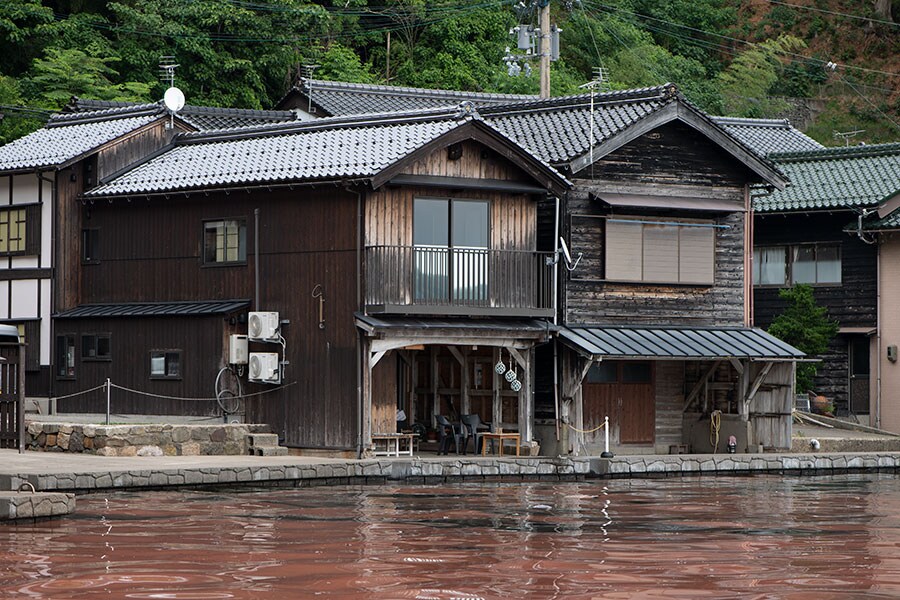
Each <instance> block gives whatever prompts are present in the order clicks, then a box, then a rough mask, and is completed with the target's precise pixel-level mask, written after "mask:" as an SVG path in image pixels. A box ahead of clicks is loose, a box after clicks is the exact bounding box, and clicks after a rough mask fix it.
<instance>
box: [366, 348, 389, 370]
mask: <svg viewBox="0 0 900 600" xmlns="http://www.w3.org/2000/svg"><path fill="white" fill-rule="evenodd" d="M388 352H390V350H382V351H381V352H373V353H372V358H370V359H369V368H370V369H374V368H375V365H377V364H378V361H379V360H381V359H382V358H384V355H385V354H387V353H388Z"/></svg>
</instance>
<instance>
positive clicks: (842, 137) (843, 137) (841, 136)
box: [831, 129, 866, 146]
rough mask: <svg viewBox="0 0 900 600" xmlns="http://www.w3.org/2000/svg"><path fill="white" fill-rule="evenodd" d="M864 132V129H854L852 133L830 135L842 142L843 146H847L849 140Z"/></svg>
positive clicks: (840, 132) (844, 132)
mask: <svg viewBox="0 0 900 600" xmlns="http://www.w3.org/2000/svg"><path fill="white" fill-rule="evenodd" d="M865 132H866V130H865V129H856V130H854V131H832V132H831V135H833V136H834V139H836V140H844V146H849V145H850V139H851V138H855V137H856V136H858V135H859V134H861V133H865Z"/></svg>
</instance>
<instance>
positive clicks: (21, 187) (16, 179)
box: [13, 175, 40, 204]
mask: <svg viewBox="0 0 900 600" xmlns="http://www.w3.org/2000/svg"><path fill="white" fill-rule="evenodd" d="M38 200H40V196H39V195H38V178H37V176H35V175H13V204H34V203H35V202H37V201H38Z"/></svg>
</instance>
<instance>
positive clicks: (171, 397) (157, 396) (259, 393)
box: [100, 381, 297, 402]
mask: <svg viewBox="0 0 900 600" xmlns="http://www.w3.org/2000/svg"><path fill="white" fill-rule="evenodd" d="M296 383H297V382H296V381H292V382H290V383H286V384H284V385H281V386H279V387H277V388H273V389H271V390H264V391H262V392H256V393H253V394H244V395H243V396H241V398H252V397H254V396H262V395H263V394H271V393H272V392H277V391H278V390H280V389H284V388H286V387H290V386H292V385H295V384H296ZM110 386H111V387H114V388H116V389H119V390H122V391H123V392H130V393H132V394H138V395H139V396H148V397H150V398H160V399H163V400H192V401H198V402H216V400H217V399H216V398H186V397H183V396H164V395H162V394H152V393H150V392H142V391H140V390H133V389H131V388H127V387H123V386H121V385H117V384H115V383H110ZM100 387H103V386H100Z"/></svg>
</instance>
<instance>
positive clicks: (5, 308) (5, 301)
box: [0, 281, 9, 319]
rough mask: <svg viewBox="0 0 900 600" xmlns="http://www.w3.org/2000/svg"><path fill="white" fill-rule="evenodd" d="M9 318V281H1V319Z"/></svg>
mask: <svg viewBox="0 0 900 600" xmlns="http://www.w3.org/2000/svg"><path fill="white" fill-rule="evenodd" d="M8 318H9V282H8V281H0V319H8Z"/></svg>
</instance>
